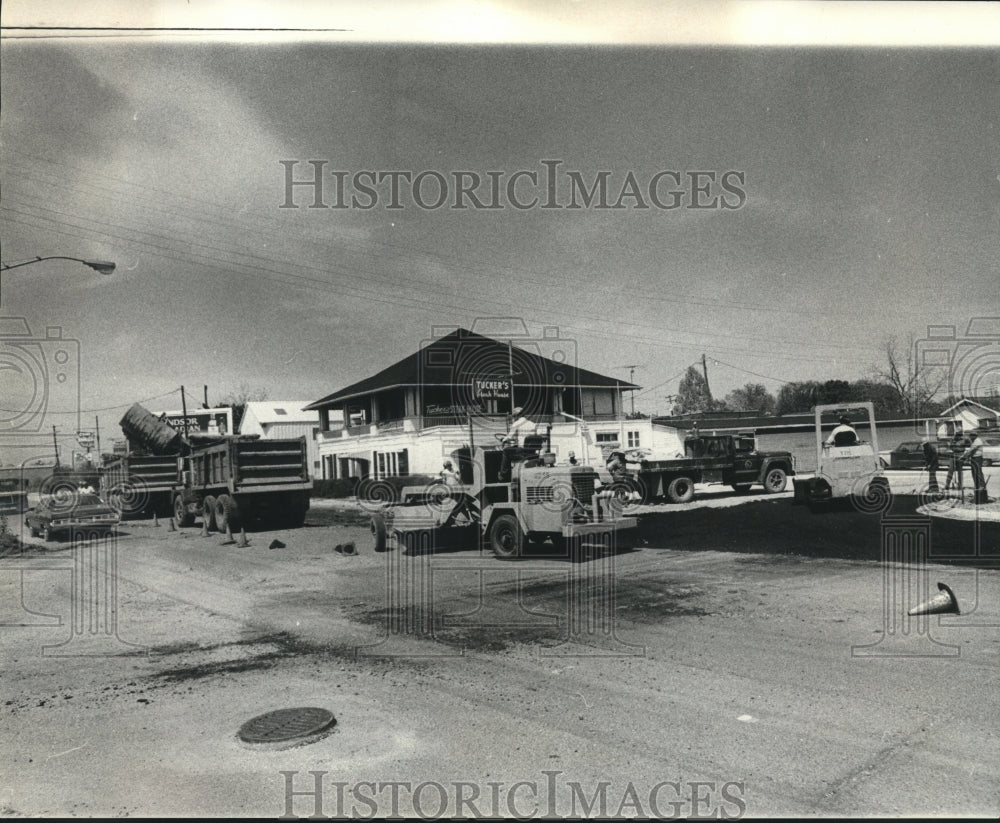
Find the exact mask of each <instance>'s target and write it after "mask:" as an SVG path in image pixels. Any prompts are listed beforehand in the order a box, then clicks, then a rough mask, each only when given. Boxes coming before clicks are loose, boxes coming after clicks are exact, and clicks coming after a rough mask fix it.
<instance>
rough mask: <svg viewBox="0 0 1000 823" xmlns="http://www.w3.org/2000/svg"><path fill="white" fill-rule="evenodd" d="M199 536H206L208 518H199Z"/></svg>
mask: <svg viewBox="0 0 1000 823" xmlns="http://www.w3.org/2000/svg"><path fill="white" fill-rule="evenodd" d="M201 536H202V537H208V518H207V517H203V518H201Z"/></svg>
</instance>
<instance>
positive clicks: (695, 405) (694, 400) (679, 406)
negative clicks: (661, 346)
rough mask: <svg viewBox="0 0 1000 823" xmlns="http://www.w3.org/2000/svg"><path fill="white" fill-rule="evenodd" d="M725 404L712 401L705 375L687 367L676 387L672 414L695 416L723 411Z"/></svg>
mask: <svg viewBox="0 0 1000 823" xmlns="http://www.w3.org/2000/svg"><path fill="white" fill-rule="evenodd" d="M725 408H726V404H725V403H723V402H719V401H716V400H713V399H712V395H711V394H710V393H709V390H708V382H707V381H706V380H705V375H704V374H702V373H701V371H700V370H699V369H698V367H697V366H688V369H687V371H686V372H685V373H684V376H683V377H682V378H681V382H680V385H679V386H678V387H677V400H676V401H675V402H674V408H673V414H696V413H704V412H710V411H724V410H725Z"/></svg>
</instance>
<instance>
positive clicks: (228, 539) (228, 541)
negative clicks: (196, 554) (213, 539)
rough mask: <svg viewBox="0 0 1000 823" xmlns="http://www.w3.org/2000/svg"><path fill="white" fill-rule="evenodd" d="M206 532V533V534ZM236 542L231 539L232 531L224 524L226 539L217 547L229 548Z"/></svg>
mask: <svg viewBox="0 0 1000 823" xmlns="http://www.w3.org/2000/svg"><path fill="white" fill-rule="evenodd" d="M207 533H208V532H206V534H207ZM235 542H236V541H235V540H234V539H233V530H232V528H231V527H230V525H229V524H228V523H226V539H225V540H223V541H222V543H220V544H219V545H221V546H230V545H232V544H233V543H235Z"/></svg>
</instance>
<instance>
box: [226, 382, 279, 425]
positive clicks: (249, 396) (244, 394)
mask: <svg viewBox="0 0 1000 823" xmlns="http://www.w3.org/2000/svg"><path fill="white" fill-rule="evenodd" d="M260 400H267V389H265V388H262V387H258V388H256V389H251V388H250V386H249V384H247V383H240V387H239V388H238V389H236V390H235V391H231V392H229V394H227V395H226V396H225V397H224V398H222V402H221V403H220V404H219V405H220V406H229V407H230V408H231V409H232V410H233V431H234V432H238V431H239V430H240V423H242V422H243V415H244V414H245V413H246V410H247V403H252V402H257V401H260Z"/></svg>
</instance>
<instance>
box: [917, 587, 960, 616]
mask: <svg viewBox="0 0 1000 823" xmlns="http://www.w3.org/2000/svg"><path fill="white" fill-rule="evenodd" d="M937 585H938V589H940V591H939V592H938V593H937V594H936V595H934V596H933V597H932V598H931V599H930V600H927V601H925V602H923V603H921V604H920V605H919V606H914V607H913V608H912V609H910V610H909V611H908V612H907V614H909V615H911V616H912V615H917V614H961V612H960V611H959V608H958V598H957V597H955V593H954V592H953V591H952V590H951V589H949V588H948V587H947V586H946V585H945V584H944V583H938V584H937Z"/></svg>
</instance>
